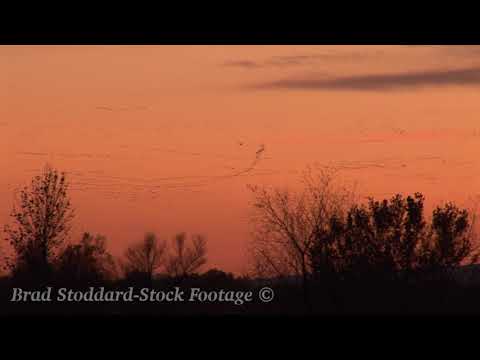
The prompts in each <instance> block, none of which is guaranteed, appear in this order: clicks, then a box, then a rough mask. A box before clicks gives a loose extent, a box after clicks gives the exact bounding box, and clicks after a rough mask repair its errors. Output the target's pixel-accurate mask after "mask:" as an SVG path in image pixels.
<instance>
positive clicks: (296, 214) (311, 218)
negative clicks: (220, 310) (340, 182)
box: [249, 169, 353, 308]
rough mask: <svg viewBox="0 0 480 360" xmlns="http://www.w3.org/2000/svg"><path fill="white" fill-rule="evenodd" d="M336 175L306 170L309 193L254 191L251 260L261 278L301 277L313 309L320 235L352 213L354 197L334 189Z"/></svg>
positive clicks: (335, 187) (306, 301)
mask: <svg viewBox="0 0 480 360" xmlns="http://www.w3.org/2000/svg"><path fill="white" fill-rule="evenodd" d="M335 174H336V171H335V169H320V170H319V172H318V173H317V172H313V171H312V170H311V169H307V171H306V172H305V173H304V176H303V184H304V188H303V189H302V190H301V191H299V192H291V191H289V190H287V189H285V190H282V189H266V188H260V187H256V186H250V189H251V190H252V192H253V195H254V199H255V202H254V214H253V216H252V220H253V225H254V233H253V240H252V242H251V243H250V248H249V251H250V254H251V259H252V260H253V270H254V272H255V275H256V276H267V277H272V276H292V275H293V276H298V277H300V278H301V283H302V288H303V295H304V301H305V304H306V306H307V308H309V300H308V278H309V274H310V273H311V263H310V253H311V251H312V248H313V246H314V243H315V240H316V239H317V238H318V234H319V233H320V232H322V230H323V229H324V228H325V227H327V226H329V222H330V219H331V218H332V216H334V215H335V214H336V213H342V212H343V211H345V209H346V208H347V207H348V204H349V203H350V201H351V199H352V198H353V193H352V192H351V191H348V190H347V189H346V188H342V187H340V186H335V184H334V182H333V179H334V175H335Z"/></svg>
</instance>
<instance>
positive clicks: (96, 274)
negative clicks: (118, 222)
mask: <svg viewBox="0 0 480 360" xmlns="http://www.w3.org/2000/svg"><path fill="white" fill-rule="evenodd" d="M11 218H12V221H11V223H10V224H8V225H7V226H5V229H4V230H5V234H6V238H5V240H6V241H7V242H8V244H9V245H10V246H9V249H8V250H7V251H5V253H6V254H7V253H10V254H11V255H10V256H8V255H5V256H4V259H3V260H4V270H6V272H7V273H8V274H9V276H10V277H11V278H12V279H14V280H15V281H16V282H21V283H31V284H32V285H41V284H51V283H52V281H54V282H57V283H58V282H61V283H67V284H71V285H74V284H96V283H100V282H106V281H115V280H119V279H126V280H128V281H131V282H138V283H139V284H140V283H141V284H148V283H151V282H152V281H153V280H154V277H155V276H159V275H163V277H171V278H176V279H184V278H188V277H192V276H194V275H195V274H197V273H198V272H199V270H200V269H201V268H202V266H204V265H205V264H206V262H207V257H206V253H207V243H206V239H205V238H204V237H203V236H201V235H193V236H191V237H188V236H187V234H185V233H179V234H177V235H176V236H175V238H174V239H173V241H172V242H168V243H167V241H164V240H163V241H161V240H159V239H158V238H157V236H156V235H155V234H154V233H146V234H145V238H144V239H143V240H142V241H139V242H138V243H136V244H134V245H132V246H130V247H128V248H127V250H126V251H125V253H124V256H123V257H122V258H121V259H118V260H117V259H115V258H114V257H113V256H112V255H111V254H110V253H109V252H108V250H107V246H106V245H107V243H106V242H107V239H106V237H105V236H102V235H92V234H90V233H84V234H83V236H82V238H81V239H80V240H79V241H78V242H70V241H69V235H70V229H71V225H72V221H73V219H74V211H73V209H72V205H71V202H70V198H69V196H68V182H67V179H66V175H65V174H64V173H60V172H59V171H58V170H56V169H53V168H52V167H50V166H46V167H45V169H44V171H43V173H42V174H41V175H38V176H35V177H34V178H33V179H32V181H31V183H30V186H26V187H24V188H23V189H22V190H21V191H20V194H19V197H18V199H17V202H16V203H15V204H14V207H13V210H12V213H11ZM226 275H229V274H226Z"/></svg>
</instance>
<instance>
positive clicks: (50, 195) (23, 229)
mask: <svg viewBox="0 0 480 360" xmlns="http://www.w3.org/2000/svg"><path fill="white" fill-rule="evenodd" d="M67 190H68V183H67V181H66V177H65V173H59V172H58V171H57V170H55V169H53V168H51V167H50V166H48V165H47V166H45V168H44V171H43V174H42V175H38V176H35V177H34V178H33V180H32V182H31V184H30V186H29V187H24V188H23V189H22V190H21V192H20V197H19V199H18V202H17V203H16V204H15V205H14V207H13V210H12V213H11V217H12V218H13V224H12V225H11V226H6V227H5V232H6V234H7V238H6V240H7V241H8V242H9V243H10V245H11V246H12V247H13V250H14V254H15V258H14V259H9V262H8V266H9V268H10V270H11V271H12V273H13V274H19V273H21V272H27V273H28V274H32V275H35V276H36V277H44V276H46V275H47V274H48V273H49V272H50V271H51V268H52V266H51V265H52V258H53V257H54V255H55V249H57V248H58V246H60V245H61V244H62V243H63V242H64V240H65V238H66V237H67V235H68V233H69V230H70V222H71V220H72V218H73V211H72V209H71V205H70V199H69V197H68V195H67Z"/></svg>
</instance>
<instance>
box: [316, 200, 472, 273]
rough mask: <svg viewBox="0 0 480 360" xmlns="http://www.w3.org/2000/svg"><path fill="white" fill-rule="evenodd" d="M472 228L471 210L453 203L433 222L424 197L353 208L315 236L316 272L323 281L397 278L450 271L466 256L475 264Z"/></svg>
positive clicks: (439, 213) (441, 209)
mask: <svg viewBox="0 0 480 360" xmlns="http://www.w3.org/2000/svg"><path fill="white" fill-rule="evenodd" d="M474 250H475V249H474V236H473V228H472V226H470V224H469V221H468V212H467V211H466V210H460V209H458V208H457V207H456V206H455V205H453V204H451V203H450V204H447V205H446V206H445V207H443V208H440V207H437V208H436V210H435V211H434V212H433V216H432V222H431V224H428V223H427V222H426V220H425V217H424V196H423V195H422V194H420V193H416V194H415V195H414V196H408V197H407V198H403V197H402V196H401V195H400V194H398V195H396V196H394V197H392V198H391V199H390V200H383V201H381V202H379V201H375V200H374V199H369V202H368V205H367V206H365V205H360V206H359V205H354V206H352V207H351V209H350V210H349V211H348V213H347V215H346V216H345V217H344V218H342V217H339V216H338V215H335V216H333V217H332V218H331V219H330V223H329V226H328V227H325V228H324V229H323V231H321V232H319V233H317V235H316V239H315V245H314V246H313V247H312V251H311V257H312V259H311V261H312V264H313V271H314V273H316V274H317V275H318V276H319V277H320V278H322V275H325V274H329V275H333V276H336V277H339V278H342V277H345V276H348V277H352V276H353V277H363V279H365V278H366V277H367V276H368V277H371V276H375V277H383V278H387V279H390V280H391V279H394V278H397V277H398V276H401V277H402V278H405V277H408V276H409V275H411V274H413V273H419V272H420V273H422V272H425V271H426V270H427V269H434V268H436V269H446V268H449V267H455V266H458V265H460V264H461V263H462V262H463V261H464V260H466V259H467V258H468V259H470V262H475V261H476V260H477V258H478V253H477V252H476V251H474Z"/></svg>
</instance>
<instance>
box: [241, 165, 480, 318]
mask: <svg viewBox="0 0 480 360" xmlns="http://www.w3.org/2000/svg"><path fill="white" fill-rule="evenodd" d="M335 175H336V172H335V170H331V169H330V170H328V169H327V170H322V171H319V172H317V173H312V172H311V171H307V172H306V173H305V176H304V184H305V186H304V188H303V190H302V191H299V192H291V191H289V190H281V189H268V188H259V187H252V191H253V194H254V198H255V209H256V212H255V216H254V223H255V226H256V231H255V234H256V236H255V238H254V240H253V241H252V243H251V247H250V252H251V254H252V258H253V265H254V269H255V271H256V273H257V274H263V276H266V277H288V276H293V277H295V278H297V279H299V280H300V284H301V286H302V290H303V298H304V303H305V305H306V307H307V308H312V307H313V305H314V304H312V300H311V299H312V297H314V295H313V293H315V292H316V293H318V292H319V291H320V293H322V294H323V300H325V298H328V299H329V300H330V302H331V305H332V306H333V309H334V310H339V309H342V308H344V307H345V302H350V305H349V306H350V307H354V306H352V296H351V295H352V292H351V290H352V289H355V292H354V293H355V294H357V295H356V296H357V298H354V299H353V302H355V301H359V297H365V296H366V298H367V299H369V300H367V301H366V303H370V304H373V303H376V301H377V300H378V299H380V298H382V296H381V294H380V293H379V291H382V290H385V289H390V290H392V289H397V290H398V289H402V291H401V292H400V293H397V292H395V293H396V295H397V299H391V298H390V299H389V300H388V302H390V304H394V303H395V302H397V303H398V302H399V301H400V302H401V301H402V300H401V299H402V297H403V298H404V297H405V296H408V295H409V291H410V292H411V291H412V289H414V291H415V292H416V294H418V289H420V288H423V289H430V290H431V291H430V290H427V291H430V292H431V294H433V293H434V290H433V289H434V288H435V289H439V288H440V289H442V290H443V291H447V289H450V288H451V287H452V286H453V287H455V288H456V287H458V286H459V281H458V280H459V278H460V277H461V270H462V269H464V268H465V267H467V266H469V265H473V264H476V263H477V262H478V257H479V251H478V243H477V236H476V233H475V231H474V230H475V216H474V214H470V213H469V212H468V211H467V210H466V209H461V208H459V207H457V206H456V205H455V204H454V203H452V202H448V203H446V204H444V205H442V206H437V207H436V208H435V209H434V210H433V212H432V214H431V216H430V217H428V218H427V217H426V215H425V211H424V202H425V197H424V196H423V195H422V194H420V193H416V194H414V195H411V196H407V197H404V196H402V195H400V194H397V195H395V196H393V197H392V198H391V199H384V200H382V201H377V200H375V199H373V198H369V199H368V202H367V203H363V202H358V201H357V200H356V196H355V194H354V193H353V192H352V191H350V190H349V189H348V188H345V187H341V186H339V185H338V184H336V182H335V181H334V180H335ZM478 276H480V272H479V273H478ZM392 287H393V288H392ZM457 290H458V289H457ZM362 292H363V293H362ZM365 292H370V295H366V294H365ZM422 296H423V298H425V293H423V295H422ZM417 300H418V301H420V299H417ZM437 300H438V298H437ZM387 305H388V304H387ZM381 306H385V304H381Z"/></svg>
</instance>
